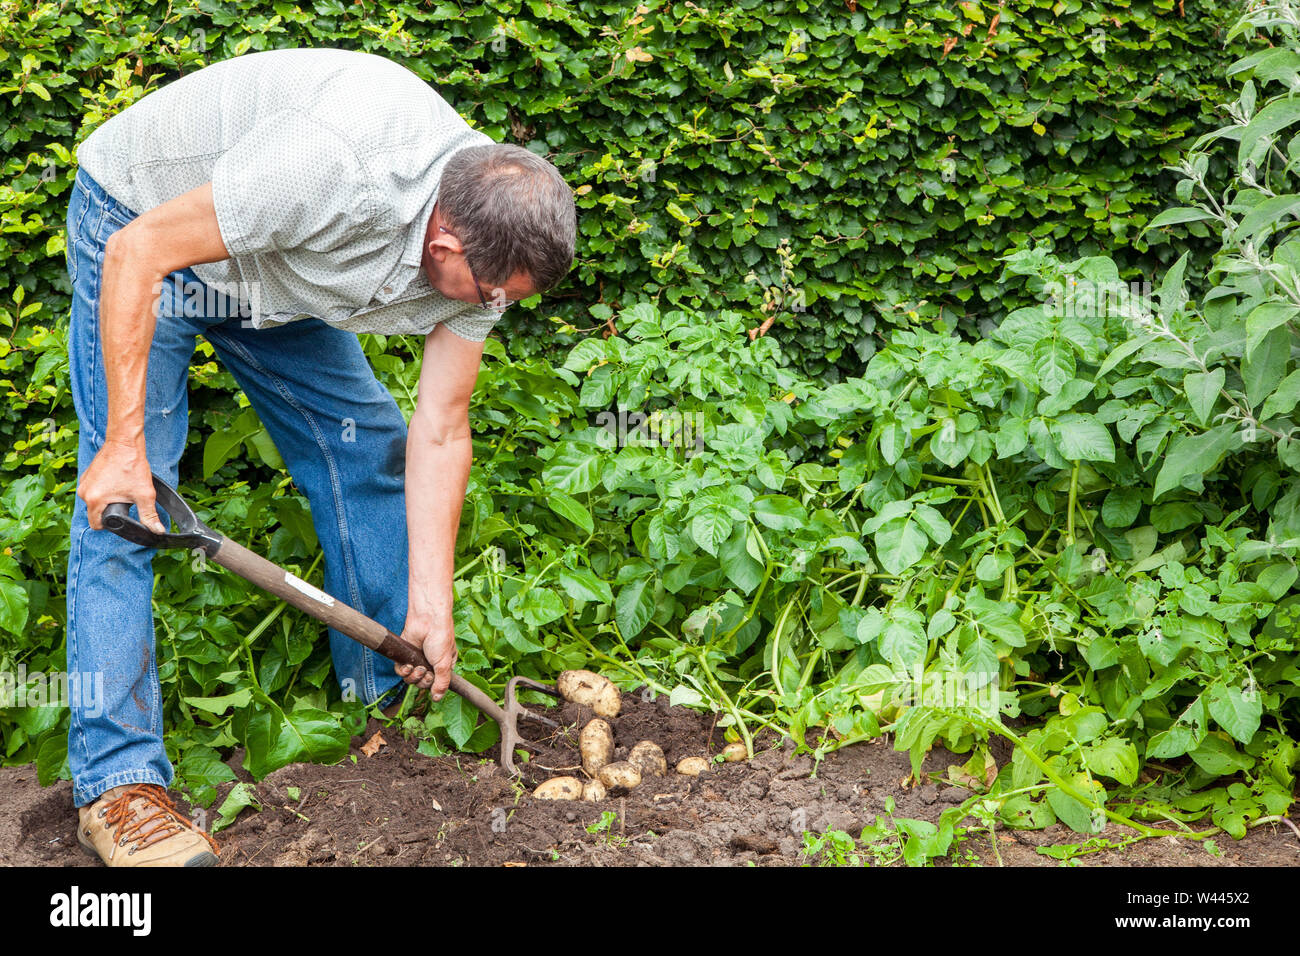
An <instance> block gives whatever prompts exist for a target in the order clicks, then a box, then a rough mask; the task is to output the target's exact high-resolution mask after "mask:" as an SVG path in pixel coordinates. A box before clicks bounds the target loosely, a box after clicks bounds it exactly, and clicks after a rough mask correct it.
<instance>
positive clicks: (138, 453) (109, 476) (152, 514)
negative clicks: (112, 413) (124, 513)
mask: <svg viewBox="0 0 1300 956" xmlns="http://www.w3.org/2000/svg"><path fill="white" fill-rule="evenodd" d="M77 497H78V498H80V499H81V500H82V501H84V502H85V503H86V513H87V517H88V519H89V521H90V526H91V527H92V528H94V529H95V530H96V531H98V530H100V529H101V528H103V526H104V509H105V508H106V507H108V506H109V505H111V504H112V503H113V502H115V501H126V502H131V503H132V504H134V505H135V506H136V507H137V508H138V509H139V511H140V523H141V524H143V525H144V526H145V527H146V528H149V529H150V530H151V531H157V532H159V533H163V534H165V533H166V531H167V529H166V528H165V527H164V526H163V523H162V519H161V518H159V517H158V507H157V504H156V502H155V492H154V488H153V477H152V475H151V473H150V470H149V459H148V458H147V457H146V456H145V449H144V440H143V439H141V440H140V441H138V442H132V441H107V442H105V443H104V447H102V448H101V449H100V450H99V452H98V454H96V455H95V458H94V460H93V461H92V462H91V463H90V467H89V468H87V469H86V471H85V473H84V474H82V476H81V480H80V481H79V482H78V483H77Z"/></svg>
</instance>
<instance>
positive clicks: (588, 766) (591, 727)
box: [578, 717, 614, 777]
mask: <svg viewBox="0 0 1300 956" xmlns="http://www.w3.org/2000/svg"><path fill="white" fill-rule="evenodd" d="M578 750H579V751H580V752H581V753H582V769H583V770H585V771H586V772H587V774H588V775H589V776H592V777H594V776H596V774H598V773H600V768H601V767H603V766H605V764H607V763H609V762H610V761H611V760H613V759H614V730H613V728H612V727H610V726H609V724H607V723H606V722H605V721H603V720H601V719H600V718H599V717H597V718H596V719H595V720H591V721H588V722H587V726H586V727H583V728H582V733H580V734H579V735H578Z"/></svg>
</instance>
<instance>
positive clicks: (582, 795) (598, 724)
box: [533, 670, 746, 802]
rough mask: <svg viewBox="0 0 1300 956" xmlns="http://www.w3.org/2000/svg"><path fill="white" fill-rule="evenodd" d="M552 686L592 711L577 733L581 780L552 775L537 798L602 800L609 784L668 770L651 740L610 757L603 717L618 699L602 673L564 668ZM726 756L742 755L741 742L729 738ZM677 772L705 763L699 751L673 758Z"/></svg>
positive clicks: (692, 771) (610, 737)
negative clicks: (616, 757)
mask: <svg viewBox="0 0 1300 956" xmlns="http://www.w3.org/2000/svg"><path fill="white" fill-rule="evenodd" d="M556 689H557V690H559V692H560V696H561V697H563V698H564V699H565V700H568V701H572V702H574V703H576V704H583V705H585V706H587V707H590V708H591V709H592V711H593V712H595V714H596V715H597V716H596V717H595V718H594V719H592V720H590V721H588V722H587V726H585V727H583V728H582V731H581V733H579V735H578V750H579V752H581V754H582V769H583V772H584V773H586V775H587V777H588V778H589V779H587V780H586V781H583V780H580V779H578V778H577V777H553V778H551V779H550V780H547V781H546V782H545V783H543V784H542V785H541V786H539V787H538V788H537V789H536V790H534V791H533V796H535V797H537V798H538V799H539V800H586V801H589V802H594V801H597V800H604V799H605V796H606V794H607V793H608V791H609V790H612V789H615V788H619V789H624V790H631V789H632V788H633V787H637V786H639V785H640V784H641V781H642V780H645V779H646V778H647V777H663V776H666V775H667V773H668V760H667V758H666V757H665V756H664V752H663V749H662V748H661V747H660V746H659V745H658V744H657V743H655V742H654V741H652V740H643V741H641V742H640V743H638V744H637V745H636V746H635V747H633V748H632V750H631V752H630V753H629V754H628V755H627V759H626V760H614V759H613V758H614V728H613V727H612V726H610V724H609V720H610V719H612V718H614V717H617V716H618V712H619V710H620V709H621V708H622V705H623V698H622V695H621V694H619V692H618V688H617V687H615V686H614V683H613V682H612V681H611V680H609V678H607V677H601V676H600V675H599V674H593V673H592V672H591V671H581V670H578V671H565V672H564V673H562V674H561V675H560V677H559V680H557V681H556ZM723 756H724V758H725V759H726V760H728V761H737V760H744V759H745V757H746V751H745V745H744V744H729V745H728V746H727V748H726V749H725V750H724V751H723ZM676 769H677V772H678V773H679V774H684V775H686V776H689V777H695V776H698V775H699V774H701V773H703V772H704V771H706V770H708V769H709V761H708V760H707V759H706V758H705V757H685V758H683V759H682V760H680V761H678V763H677V768H676Z"/></svg>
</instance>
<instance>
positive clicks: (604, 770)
mask: <svg viewBox="0 0 1300 956" xmlns="http://www.w3.org/2000/svg"><path fill="white" fill-rule="evenodd" d="M600 782H601V783H603V784H604V785H605V786H607V787H609V788H610V789H611V790H612V789H614V788H615V787H622V788H623V789H624V790H631V789H632V788H633V787H635V786H638V785H639V784H640V783H641V771H639V770H637V769H636V767H634V766H632V765H631V764H630V763H628V762H627V761H626V760H617V761H615V762H614V763H608V764H605V766H603V767H601V768H600Z"/></svg>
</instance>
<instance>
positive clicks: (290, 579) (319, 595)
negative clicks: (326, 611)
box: [284, 571, 334, 607]
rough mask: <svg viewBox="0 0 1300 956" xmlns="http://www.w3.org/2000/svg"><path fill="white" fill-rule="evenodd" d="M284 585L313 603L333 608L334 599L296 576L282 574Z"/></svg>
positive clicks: (288, 573)
mask: <svg viewBox="0 0 1300 956" xmlns="http://www.w3.org/2000/svg"><path fill="white" fill-rule="evenodd" d="M284 583H285V584H287V585H289V587H291V588H294V589H295V590H298V591H301V592H302V593H303V594H305V595H307V596H308V597H309V598H311V599H312V600H313V601H316V602H318V603H320V604H324V605H325V606H326V607H333V606H334V599H333V598H332V597H330V596H329V595H328V594H326V593H325V592H324V591H322V590H320V589H319V588H314V587H312V586H311V585H310V584H308V583H307V582H306V581H304V580H303V579H302V578H300V577H298V576H297V575H296V574H292V573H290V572H288V571H285V572H284Z"/></svg>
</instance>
